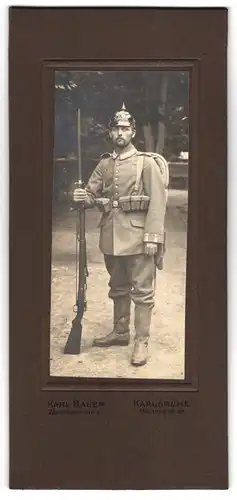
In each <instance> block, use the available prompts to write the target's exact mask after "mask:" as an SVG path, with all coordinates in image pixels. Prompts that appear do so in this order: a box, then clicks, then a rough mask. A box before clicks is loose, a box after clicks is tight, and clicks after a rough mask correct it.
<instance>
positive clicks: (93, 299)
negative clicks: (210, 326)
mask: <svg viewBox="0 0 237 500" xmlns="http://www.w3.org/2000/svg"><path fill="white" fill-rule="evenodd" d="M187 202H188V194H187V191H179V190H170V192H169V201H168V207H167V214H166V229H167V251H166V255H165V260H164V269H163V271H157V282H156V305H155V307H154V309H153V315H152V324H151V338H150V342H149V361H148V363H147V365H145V366H142V367H133V366H132V365H131V364H130V357H131V352H132V348H133V340H132V342H131V344H130V345H129V346H128V347H118V346H116V347H110V348H95V347H92V340H93V338H94V337H96V336H100V335H103V334H105V333H109V332H110V331H111V329H112V305H113V304H112V301H110V300H109V299H108V296H107V294H108V279H109V278H108V274H107V272H106V270H105V267H104V264H103V256H102V255H101V253H100V251H99V249H98V238H99V229H98V228H97V224H98V220H99V218H100V214H99V213H98V211H97V209H95V210H94V209H93V210H88V211H87V216H86V230H87V252H88V267H89V278H88V290H87V311H86V312H85V313H84V317H83V334H82V347H81V353H80V355H65V354H63V348H64V345H65V342H66V339H67V336H68V333H69V331H70V328H71V321H72V319H73V317H74V316H75V314H74V312H73V305H74V304H75V300H76V283H75V245H76V243H75V212H69V211H68V209H67V210H64V211H63V210H62V209H61V211H59V210H57V211H56V213H55V215H54V220H53V242H52V294H51V346H50V374H51V375H53V376H73V377H112V378H115V377H116V378H117V377H120V378H154V379H164V378H165V379H183V378H184V375H185V374H184V347H185V337H184V325H185V281H186V236H187V234H186V233H187ZM133 318H134V316H133V310H132V319H131V334H132V339H133V337H134V327H133Z"/></svg>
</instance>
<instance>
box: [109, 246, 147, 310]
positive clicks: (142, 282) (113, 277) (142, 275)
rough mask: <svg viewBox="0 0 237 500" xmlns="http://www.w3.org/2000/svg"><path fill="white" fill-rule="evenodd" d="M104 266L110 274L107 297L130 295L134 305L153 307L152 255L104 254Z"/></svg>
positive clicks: (113, 298) (114, 297)
mask: <svg viewBox="0 0 237 500" xmlns="http://www.w3.org/2000/svg"><path fill="white" fill-rule="evenodd" d="M104 260H105V266H106V269H107V271H108V273H109V275H110V280H109V287H110V290H109V294H108V295H109V298H110V299H112V300H116V298H118V297H127V296H130V297H131V299H132V300H133V302H134V304H135V305H138V304H143V305H147V306H148V308H149V309H152V308H153V307H154V287H153V280H154V273H155V260H154V256H150V255H145V254H137V255H122V256H116V255H104Z"/></svg>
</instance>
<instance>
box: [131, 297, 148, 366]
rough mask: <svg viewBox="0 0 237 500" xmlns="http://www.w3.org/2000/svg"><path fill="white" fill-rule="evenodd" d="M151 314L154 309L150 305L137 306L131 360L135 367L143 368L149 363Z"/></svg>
mask: <svg viewBox="0 0 237 500" xmlns="http://www.w3.org/2000/svg"><path fill="white" fill-rule="evenodd" d="M151 312H152V309H151V307H150V306H149V305H144V304H137V305H136V306H135V330H136V335H135V339H134V340H135V343H134V348H133V353H132V358H131V364H132V365H134V366H142V365H145V364H146V362H147V358H148V340H149V335H150V324H151Z"/></svg>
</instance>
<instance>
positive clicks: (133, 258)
mask: <svg viewBox="0 0 237 500" xmlns="http://www.w3.org/2000/svg"><path fill="white" fill-rule="evenodd" d="M135 134H136V129H135V120H134V118H133V117H132V116H131V114H130V113H129V112H128V111H127V110H126V109H125V106H124V104H123V107H122V109H121V110H120V111H117V112H116V113H115V114H114V116H113V118H112V119H111V121H110V123H109V136H110V138H111V140H112V143H113V148H114V150H113V153H112V154H109V153H105V154H103V155H102V157H101V160H100V162H99V163H98V165H97V167H96V168H95V170H94V172H93V173H92V175H91V177H90V179H89V182H88V184H87V186H86V189H82V188H77V189H75V191H74V201H75V202H78V203H80V202H84V203H85V206H86V207H87V208H89V207H92V206H95V205H96V204H97V205H100V208H101V210H102V211H103V215H102V217H101V220H100V224H99V226H100V242H99V248H100V250H101V252H102V253H103V254H104V260H105V266H106V269H107V271H108V273H109V275H110V281H109V287H110V290H109V298H111V299H112V300H113V302H114V327H113V331H112V332H111V333H109V334H108V335H105V336H103V337H100V338H96V339H94V341H93V345H94V346H97V347H109V346H113V345H118V346H126V345H128V344H129V341H130V331H129V323H130V308H131V299H132V300H133V302H134V304H135V311H134V318H135V319H134V324H135V332H136V333H135V342H134V349H133V353H132V358H131V363H132V364H133V365H135V366H140V365H144V364H145V363H146V362H147V357H148V340H149V335H150V323H151V314H152V308H153V307H154V288H153V279H154V273H155V265H156V264H155V261H157V259H158V257H157V256H158V255H159V254H160V253H161V251H162V246H163V242H164V218H165V209H166V191H165V187H164V183H163V180H162V176H161V173H160V170H159V168H158V166H157V163H156V161H155V160H154V159H153V158H152V156H151V154H149V153H141V152H139V151H138V150H137V149H136V148H135V147H134V146H133V144H132V142H131V141H132V139H133V138H134V137H135Z"/></svg>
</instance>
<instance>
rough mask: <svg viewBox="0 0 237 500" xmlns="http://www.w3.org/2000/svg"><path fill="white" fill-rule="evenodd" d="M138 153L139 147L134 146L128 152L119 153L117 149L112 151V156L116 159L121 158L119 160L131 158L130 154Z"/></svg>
mask: <svg viewBox="0 0 237 500" xmlns="http://www.w3.org/2000/svg"><path fill="white" fill-rule="evenodd" d="M136 153H137V149H136V148H135V147H134V146H133V147H132V148H131V149H129V151H127V153H122V154H118V153H116V152H115V151H113V153H112V158H113V159H114V160H115V159H116V158H119V160H125V159H126V158H130V156H133V155H135V154H136Z"/></svg>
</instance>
